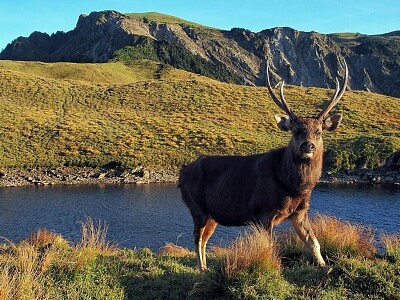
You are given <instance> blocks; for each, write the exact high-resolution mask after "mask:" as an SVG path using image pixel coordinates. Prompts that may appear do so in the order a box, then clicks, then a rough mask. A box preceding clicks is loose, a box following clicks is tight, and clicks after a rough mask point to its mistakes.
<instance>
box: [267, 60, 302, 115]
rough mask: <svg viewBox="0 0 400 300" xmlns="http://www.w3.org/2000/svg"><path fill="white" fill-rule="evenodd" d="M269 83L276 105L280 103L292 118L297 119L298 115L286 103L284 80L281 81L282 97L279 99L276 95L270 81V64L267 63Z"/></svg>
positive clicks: (270, 92)
mask: <svg viewBox="0 0 400 300" xmlns="http://www.w3.org/2000/svg"><path fill="white" fill-rule="evenodd" d="M267 83H268V86H267V87H268V91H269V94H270V96H271V98H272V100H274V102H275V103H276V105H278V106H279V107H280V108H281V109H282V110H283V111H285V112H286V113H287V114H288V115H289V117H290V119H291V120H294V119H296V115H295V114H294V113H293V111H292V110H291V109H290V108H289V105H288V104H287V103H286V100H285V96H284V95H283V86H284V85H285V82H284V81H281V82H280V84H281V88H280V96H281V99H279V98H278V97H277V96H276V95H275V93H274V90H273V89H272V87H271V82H270V81H269V65H268V64H267Z"/></svg>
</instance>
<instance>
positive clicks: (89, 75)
mask: <svg viewBox="0 0 400 300" xmlns="http://www.w3.org/2000/svg"><path fill="white" fill-rule="evenodd" d="M0 70H10V71H15V72H18V73H22V74H21V75H23V74H25V75H33V76H38V77H44V78H50V79H59V80H74V81H84V82H89V83H92V84H95V83H130V82H136V81H143V80H151V79H164V78H175V79H192V78H200V76H199V75H196V74H193V73H189V72H186V71H183V70H179V69H175V68H173V67H170V66H167V65H163V64H161V63H158V62H155V61H151V60H140V61H136V62H133V63H131V64H129V66H127V65H125V64H123V63H120V62H112V63H97V64H89V63H67V62H56V63H43V62H25V61H9V60H0Z"/></svg>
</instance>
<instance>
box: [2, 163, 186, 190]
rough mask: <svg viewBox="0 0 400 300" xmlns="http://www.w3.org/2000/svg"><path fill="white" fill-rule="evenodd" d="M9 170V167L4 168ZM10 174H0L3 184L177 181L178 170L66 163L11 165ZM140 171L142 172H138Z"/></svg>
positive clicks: (7, 185)
mask: <svg viewBox="0 0 400 300" xmlns="http://www.w3.org/2000/svg"><path fill="white" fill-rule="evenodd" d="M1 172H3V173H5V171H1ZM6 173H7V176H3V177H0V187H11V186H25V185H38V186H41V185H56V184H99V183H101V184H118V183H134V184H139V183H168V182H169V183H176V182H177V180H178V177H177V175H176V172H173V171H168V170H165V171H163V172H159V171H152V170H142V173H139V172H138V171H137V170H125V171H123V172H119V171H118V172H115V170H113V169H109V170H106V169H103V168H89V167H64V168H57V169H54V170H51V171H49V170H46V169H32V170H19V169H8V170H7V172H6ZM138 175H139V176H138Z"/></svg>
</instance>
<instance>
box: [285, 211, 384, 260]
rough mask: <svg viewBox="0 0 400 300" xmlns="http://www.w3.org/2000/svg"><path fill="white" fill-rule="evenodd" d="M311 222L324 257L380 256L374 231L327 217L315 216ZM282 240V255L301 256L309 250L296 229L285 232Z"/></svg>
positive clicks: (322, 215)
mask: <svg viewBox="0 0 400 300" xmlns="http://www.w3.org/2000/svg"><path fill="white" fill-rule="evenodd" d="M310 222H311V226H312V228H313V230H314V233H315V235H316V237H317V239H318V241H319V243H320V245H321V252H322V254H323V256H328V257H329V258H333V257H336V256H337V255H338V254H341V255H347V256H355V257H368V258H373V257H374V256H375V255H376V252H377V250H376V247H375V245H374V244H375V232H374V230H372V229H371V228H367V227H365V226H361V225H356V224H352V223H350V222H346V221H341V220H339V219H337V218H335V217H332V216H328V215H324V214H315V215H314V216H313V217H312V218H311V219H310ZM280 241H281V247H282V252H283V253H286V255H288V256H293V255H294V256H296V255H299V254H300V253H302V252H303V251H304V250H305V246H304V243H303V242H302V241H301V240H300V238H299V237H298V236H297V234H296V233H295V232H294V231H292V230H290V231H287V232H286V233H284V234H283V235H282V236H281V238H280Z"/></svg>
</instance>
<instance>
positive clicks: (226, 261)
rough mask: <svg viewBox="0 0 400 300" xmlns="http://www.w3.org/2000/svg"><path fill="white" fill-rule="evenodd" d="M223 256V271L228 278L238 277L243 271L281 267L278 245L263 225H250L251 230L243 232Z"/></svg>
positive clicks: (262, 270) (260, 270)
mask: <svg viewBox="0 0 400 300" xmlns="http://www.w3.org/2000/svg"><path fill="white" fill-rule="evenodd" d="M223 256H224V258H223V264H222V269H223V270H222V271H223V273H224V274H225V276H226V277H227V278H228V279H234V278H236V277H237V275H238V274H239V273H241V272H242V271H248V270H257V271H259V272H264V271H270V270H279V269H280V258H279V255H278V251H277V249H276V245H275V243H274V241H273V240H271V239H270V238H269V237H268V233H267V231H266V230H265V228H264V227H263V226H261V225H256V224H252V225H250V229H249V230H245V231H244V232H243V233H241V234H240V235H239V236H238V238H237V239H235V240H234V241H233V242H232V244H231V245H230V246H228V247H227V248H226V249H225V253H224V254H223Z"/></svg>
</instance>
